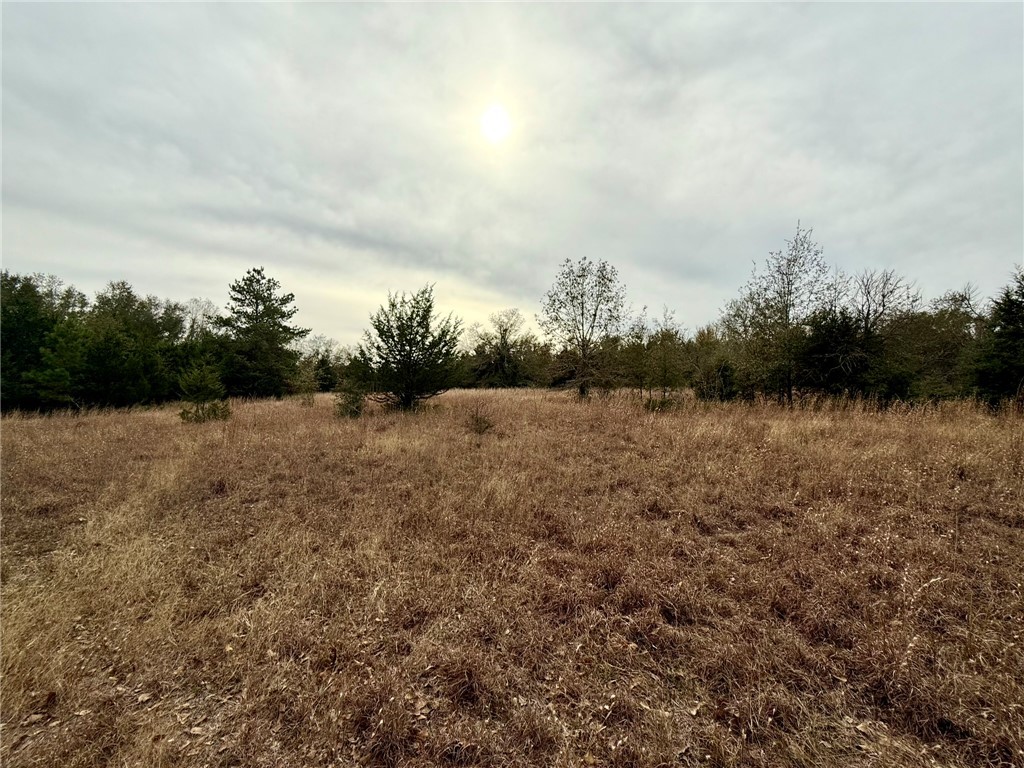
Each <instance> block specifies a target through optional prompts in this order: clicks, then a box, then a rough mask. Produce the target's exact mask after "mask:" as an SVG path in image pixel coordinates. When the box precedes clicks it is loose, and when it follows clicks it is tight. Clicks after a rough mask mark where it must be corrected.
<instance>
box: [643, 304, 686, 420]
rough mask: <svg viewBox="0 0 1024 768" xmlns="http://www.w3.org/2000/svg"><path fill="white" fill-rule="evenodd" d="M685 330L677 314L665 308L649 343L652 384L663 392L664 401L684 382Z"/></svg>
mask: <svg viewBox="0 0 1024 768" xmlns="http://www.w3.org/2000/svg"><path fill="white" fill-rule="evenodd" d="M684 344H685V339H684V337H683V330H682V328H680V327H679V326H678V325H677V324H676V320H675V314H674V313H673V312H671V311H670V310H669V308H668V307H665V308H664V309H663V310H662V313H661V318H660V319H659V320H657V321H656V322H655V325H654V331H653V333H652V334H651V338H650V342H649V345H648V346H649V360H650V369H651V382H650V383H651V384H652V385H653V386H655V387H657V388H658V389H660V390H661V397H662V399H663V400H664V399H666V398H667V397H668V393H669V391H671V390H673V389H675V388H676V387H678V386H679V385H680V384H682V381H683V346H684Z"/></svg>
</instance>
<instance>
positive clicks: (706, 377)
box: [684, 325, 739, 400]
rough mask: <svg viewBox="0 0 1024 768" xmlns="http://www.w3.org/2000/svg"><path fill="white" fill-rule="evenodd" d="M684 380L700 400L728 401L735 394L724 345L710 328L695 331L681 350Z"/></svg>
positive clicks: (733, 369)
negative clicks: (684, 370)
mask: <svg viewBox="0 0 1024 768" xmlns="http://www.w3.org/2000/svg"><path fill="white" fill-rule="evenodd" d="M684 357H685V366H686V378H687V379H688V380H689V382H690V385H691V386H692V387H693V391H694V392H695V393H696V395H697V397H698V398H700V399H701V400H732V399H733V398H735V397H736V396H737V395H738V394H739V391H738V388H737V384H736V372H735V365H734V364H733V362H732V356H731V354H730V348H729V345H728V342H726V341H725V339H724V338H723V337H722V335H721V334H720V333H719V332H718V330H717V329H716V328H715V326H713V325H708V326H705V327H703V328H699V329H698V330H697V333H696V334H695V335H694V337H693V339H692V340H690V341H689V342H687V343H686V345H685V348H684Z"/></svg>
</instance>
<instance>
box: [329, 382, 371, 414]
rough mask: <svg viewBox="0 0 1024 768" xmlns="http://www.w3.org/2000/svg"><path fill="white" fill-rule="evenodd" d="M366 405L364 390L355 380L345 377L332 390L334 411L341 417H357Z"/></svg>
mask: <svg viewBox="0 0 1024 768" xmlns="http://www.w3.org/2000/svg"><path fill="white" fill-rule="evenodd" d="M365 405H366V390H365V389H364V388H363V387H362V386H361V385H360V384H359V383H358V382H356V381H353V380H351V379H345V380H344V381H342V382H341V384H340V385H338V389H337V390H335V392H334V413H335V415H336V416H338V417H339V418H343V419H346V418H347V419H358V418H359V417H360V416H362V415H363V408H364V407H365Z"/></svg>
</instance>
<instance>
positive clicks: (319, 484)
mask: <svg viewBox="0 0 1024 768" xmlns="http://www.w3.org/2000/svg"><path fill="white" fill-rule="evenodd" d="M233 409H234V413H233V416H232V418H231V420H230V421H228V422H226V423H211V424H204V425H186V424H182V423H181V422H180V420H179V419H178V416H177V412H176V410H175V409H174V408H173V407H168V408H166V409H161V410H151V411H138V412H134V413H95V414H87V415H83V416H79V417H71V416H57V417H51V418H27V417H10V418H5V419H4V420H3V422H2V448H3V456H2V459H3V461H2V470H3V542H2V554H3V573H2V577H3V592H2V596H3V606H2V618H3V625H2V628H3V681H2V717H0V719H2V748H0V758H2V761H3V764H4V765H10V766H58V765H59V766H69V767H70V766H99V765H138V766H203V765H209V766H233V765H239V766H241V765H244V766H250V765H251V766H261V765H266V766H310V765H338V766H341V765H353V764H356V763H361V764H368V765H382V766H397V765H412V766H427V765H502V766H514V765H523V766H526V765H555V766H591V765H600V766H676V765H719V766H818V765H850V766H922V767H923V766H1010V765H1014V764H1016V765H1024V653H1022V645H1021V644H1022V640H1024V638H1022V634H1024V586H1022V579H1024V512H1022V510H1024V422H1021V421H1020V420H1019V418H1018V419H1016V420H1015V419H1014V418H1012V417H1009V416H1005V415H1004V416H1001V417H993V416H991V415H989V414H987V413H986V412H983V411H981V410H979V409H975V408H973V407H971V406H969V405H962V404H961V405H956V404H954V405H945V406H942V407H937V408H931V409H917V410H906V411H904V412H887V413H873V412H868V411H866V410H864V409H859V408H856V407H852V408H849V409H837V408H831V409H830V408H823V409H820V410H797V411H787V410H784V409H780V408H775V407H769V406H756V407H751V406H701V405H699V404H695V403H692V402H691V403H688V404H685V405H684V406H683V407H681V408H680V409H679V410H674V411H672V412H668V413H651V412H648V411H646V410H645V409H644V408H643V407H642V406H641V405H640V404H639V403H638V402H633V401H629V400H626V399H616V398H612V399H610V400H607V401H599V402H593V403H590V404H580V403H575V402H573V401H571V400H570V399H568V398H567V397H565V396H562V395H557V394H552V393H541V392H498V393H470V392H453V393H449V394H448V395H446V396H444V397H442V398H440V399H439V400H438V401H437V403H436V405H434V406H433V407H431V408H429V409H428V410H427V411H426V412H425V413H420V414H416V415H402V414H385V413H380V412H377V413H371V414H369V415H367V416H364V417H363V418H361V419H356V420H339V419H336V418H335V417H334V416H333V413H332V404H331V401H330V400H329V399H326V398H324V399H320V400H318V401H317V404H316V407H314V408H312V409H309V408H303V407H301V406H300V404H299V403H298V402H297V401H296V402H289V401H284V402H261V403H248V404H247V403H235V404H233ZM474 415H476V416H484V417H486V419H487V421H488V423H489V426H488V428H487V429H485V430H484V429H481V428H479V425H480V424H481V423H482V422H479V421H478V420H477V419H475V418H474Z"/></svg>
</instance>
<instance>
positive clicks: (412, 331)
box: [349, 285, 461, 410]
mask: <svg viewBox="0 0 1024 768" xmlns="http://www.w3.org/2000/svg"><path fill="white" fill-rule="evenodd" d="M370 326H371V330H368V331H366V333H365V335H364V338H363V343H362V344H360V345H359V348H358V350H357V352H356V358H357V359H356V361H355V363H356V364H355V365H350V366H349V369H350V371H351V373H352V374H353V375H354V376H355V377H356V378H357V379H358V380H360V381H361V382H362V383H363V384H364V386H365V388H366V389H367V390H369V392H370V395H369V396H370V397H371V398H372V399H374V400H377V401H378V402H382V403H385V404H387V405H389V406H392V407H396V408H400V409H402V410H412V409H413V408H415V407H416V406H417V405H419V404H420V403H421V402H422V401H423V400H426V399H428V398H431V397H434V396H435V395H439V394H441V393H442V392H444V391H445V390H446V389H449V388H450V387H452V386H453V385H454V384H455V382H456V378H457V376H458V370H459V353H458V346H459V335H460V332H461V322H460V321H459V320H458V319H456V318H453V317H452V315H451V314H449V315H448V316H447V317H446V318H439V317H438V316H437V315H436V314H435V312H434V289H433V286H430V285H428V286H425V287H423V288H421V289H420V290H419V291H417V292H416V293H414V294H412V295H411V296H410V295H407V294H405V293H403V294H401V295H400V296H399V295H396V294H388V302H387V304H386V305H384V306H381V308H380V309H378V310H377V312H376V313H374V314H373V315H372V316H371V317H370Z"/></svg>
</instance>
